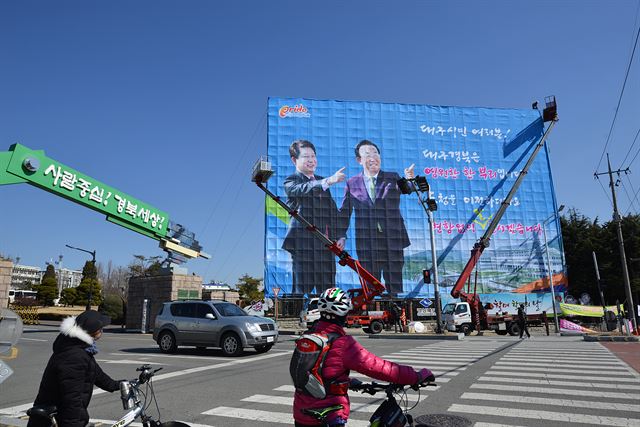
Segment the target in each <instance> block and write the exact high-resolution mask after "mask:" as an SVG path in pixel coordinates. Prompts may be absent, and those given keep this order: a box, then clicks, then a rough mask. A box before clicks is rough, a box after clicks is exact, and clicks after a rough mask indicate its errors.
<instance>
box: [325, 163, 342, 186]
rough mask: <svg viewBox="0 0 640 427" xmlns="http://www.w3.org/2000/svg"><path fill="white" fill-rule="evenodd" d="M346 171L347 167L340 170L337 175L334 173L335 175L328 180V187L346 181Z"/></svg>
mask: <svg viewBox="0 0 640 427" xmlns="http://www.w3.org/2000/svg"><path fill="white" fill-rule="evenodd" d="M345 169H346V166H345V167H342V168H340V169H338V171H337V172H336V173H334V174H333V175H331V176H330V177H329V178H328V179H327V184H328V185H333V184H336V183H338V182H342V181H344V179H345V174H344V170H345Z"/></svg>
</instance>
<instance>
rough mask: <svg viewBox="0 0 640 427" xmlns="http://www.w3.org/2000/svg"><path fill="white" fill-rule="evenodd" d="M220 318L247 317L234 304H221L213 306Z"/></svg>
mask: <svg viewBox="0 0 640 427" xmlns="http://www.w3.org/2000/svg"><path fill="white" fill-rule="evenodd" d="M213 306H214V307H215V308H216V310H218V313H220V315H221V316H226V317H229V316H248V314H247V313H246V312H245V311H244V310H243V309H241V308H240V307H238V306H237V305H235V304H231V303H230V302H221V303H218V304H214V305H213Z"/></svg>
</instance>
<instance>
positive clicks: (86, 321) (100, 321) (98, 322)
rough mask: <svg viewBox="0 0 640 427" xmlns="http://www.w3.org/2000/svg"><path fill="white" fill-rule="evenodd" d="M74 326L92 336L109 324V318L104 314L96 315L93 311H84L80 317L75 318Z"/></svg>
mask: <svg viewBox="0 0 640 427" xmlns="http://www.w3.org/2000/svg"><path fill="white" fill-rule="evenodd" d="M76 324H77V325H78V326H79V327H81V328H82V329H83V330H85V331H86V332H87V333H88V334H89V335H92V334H94V333H96V332H97V331H99V330H100V329H102V328H104V327H105V326H107V325H110V324H111V318H110V317H109V316H105V315H104V314H101V313H98V312H97V311H95V310H87V311H84V312H83V313H82V314H81V315H79V316H78V317H76Z"/></svg>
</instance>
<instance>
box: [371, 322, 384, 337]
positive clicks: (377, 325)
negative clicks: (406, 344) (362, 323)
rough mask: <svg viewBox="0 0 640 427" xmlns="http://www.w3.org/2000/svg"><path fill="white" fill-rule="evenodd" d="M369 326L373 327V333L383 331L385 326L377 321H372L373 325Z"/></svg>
mask: <svg viewBox="0 0 640 427" xmlns="http://www.w3.org/2000/svg"><path fill="white" fill-rule="evenodd" d="M369 328H370V329H371V333H372V334H379V333H380V332H382V329H383V326H382V323H380V322H377V321H376V322H371V326H370V327H369Z"/></svg>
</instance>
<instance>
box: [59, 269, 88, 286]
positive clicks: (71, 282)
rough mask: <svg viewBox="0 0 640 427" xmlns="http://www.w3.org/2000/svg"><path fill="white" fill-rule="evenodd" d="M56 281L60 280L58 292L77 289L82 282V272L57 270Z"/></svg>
mask: <svg viewBox="0 0 640 427" xmlns="http://www.w3.org/2000/svg"><path fill="white" fill-rule="evenodd" d="M56 279H57V280H58V291H62V290H63V289H67V288H77V287H78V285H79V284H80V281H81V280H82V271H78V270H69V269H68V268H59V269H57V270H56Z"/></svg>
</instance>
